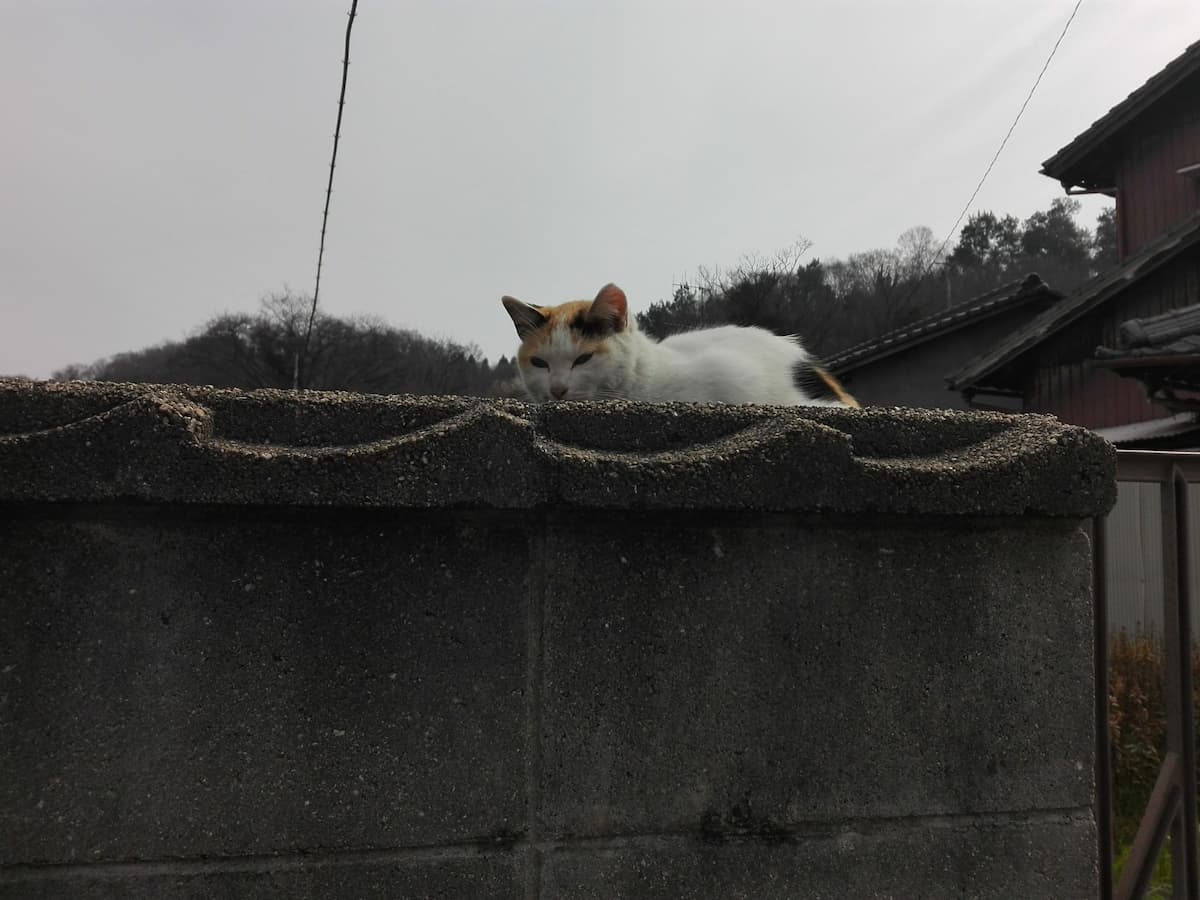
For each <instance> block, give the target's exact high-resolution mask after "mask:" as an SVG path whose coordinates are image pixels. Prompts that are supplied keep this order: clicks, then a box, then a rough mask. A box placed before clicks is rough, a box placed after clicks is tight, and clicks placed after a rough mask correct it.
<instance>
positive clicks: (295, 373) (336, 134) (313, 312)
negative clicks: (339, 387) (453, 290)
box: [292, 0, 358, 389]
mask: <svg viewBox="0 0 1200 900" xmlns="http://www.w3.org/2000/svg"><path fill="white" fill-rule="evenodd" d="M357 12H358V0H351V2H350V18H349V19H348V21H347V22H346V50H345V53H344V54H343V56H342V92H341V94H339V95H338V111H337V124H336V126H334V129H333V155H332V156H331V157H330V159H329V184H328V185H327V186H326V188H325V212H324V213H323V214H322V215H321V247H320V249H319V250H318V251H317V282H316V285H315V286H314V287H313V299H312V308H311V309H309V311H308V324H307V325H306V326H305V328H304V349H303V352H302V354H300V355H297V356H296V359H295V362H294V365H293V367H292V388H293V389H295V388H299V387H300V357H301V355H302V356H303V357H304V361H305V362H306V363H307V362H308V347H309V342H310V341H311V339H312V327H313V320H314V319H315V318H316V317H317V301H318V299H319V298H320V296H321V263H322V262H323V261H324V259H325V228H326V225H327V224H328V222H329V198H330V195H331V194H332V193H333V169H334V167H335V166H336V165H337V152H338V141H339V140H340V139H341V136H342V109H343V107H344V106H345V105H346V79H347V76H348V75H349V72H350V31H351V29H353V28H354V15H355V13H357Z"/></svg>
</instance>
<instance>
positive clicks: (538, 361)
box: [529, 356, 550, 369]
mask: <svg viewBox="0 0 1200 900" xmlns="http://www.w3.org/2000/svg"><path fill="white" fill-rule="evenodd" d="M529 361H530V362H531V363H532V364H533V365H535V366H537V367H538V368H539V369H548V368H550V363H548V362H546V361H545V360H544V359H542V358H541V357H540V356H534V357H531V358H530V360H529Z"/></svg>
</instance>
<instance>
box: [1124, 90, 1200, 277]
mask: <svg viewBox="0 0 1200 900" xmlns="http://www.w3.org/2000/svg"><path fill="white" fill-rule="evenodd" d="M1123 151H1124V152H1123V153H1122V154H1121V157H1120V162H1119V163H1118V165H1117V168H1116V179H1117V184H1116V187H1117V189H1118V194H1117V217H1118V227H1119V228H1120V230H1121V241H1120V243H1121V251H1122V254H1123V255H1124V256H1128V255H1129V254H1132V253H1136V252H1137V250H1138V249H1139V248H1140V247H1142V246H1143V245H1144V244H1145V243H1146V242H1147V241H1150V240H1152V239H1154V238H1155V237H1157V236H1158V235H1160V234H1162V233H1163V232H1164V231H1166V230H1167V229H1168V228H1170V227H1171V226H1172V225H1175V224H1177V223H1179V222H1181V221H1183V220H1184V219H1185V218H1187V216H1188V215H1190V214H1191V213H1192V212H1194V211H1195V210H1197V209H1200V182H1197V181H1196V180H1195V179H1193V178H1186V177H1184V176H1182V175H1180V174H1179V169H1181V168H1183V167H1184V166H1190V165H1194V164H1196V163H1200V103H1197V102H1196V100H1195V98H1194V97H1186V96H1181V97H1180V99H1179V100H1178V101H1176V102H1174V103H1172V104H1170V105H1169V106H1166V107H1164V108H1162V109H1160V110H1158V111H1157V112H1155V114H1154V115H1153V116H1152V117H1147V118H1146V119H1144V120H1142V121H1139V122H1138V130H1137V133H1136V134H1134V135H1132V136H1131V137H1129V138H1128V139H1127V140H1126V142H1125V144H1124V146H1123Z"/></svg>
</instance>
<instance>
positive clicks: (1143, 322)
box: [1096, 303, 1200, 359]
mask: <svg viewBox="0 0 1200 900" xmlns="http://www.w3.org/2000/svg"><path fill="white" fill-rule="evenodd" d="M1117 339H1118V340H1117V343H1118V346H1116V347H1097V348H1096V358H1097V359H1138V358H1147V357H1161V356H1196V355H1200V303H1193V304H1192V305H1191V306H1183V307H1180V308H1179V309H1173V310H1171V311H1170V312H1166V313H1163V314H1162V315H1159V316H1152V317H1149V318H1145V319H1130V320H1129V321H1128V322H1122V323H1121V327H1120V328H1119V329H1118V332H1117Z"/></svg>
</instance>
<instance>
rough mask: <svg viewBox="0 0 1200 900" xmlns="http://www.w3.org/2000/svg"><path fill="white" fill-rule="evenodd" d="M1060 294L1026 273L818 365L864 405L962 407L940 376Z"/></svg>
mask: <svg viewBox="0 0 1200 900" xmlns="http://www.w3.org/2000/svg"><path fill="white" fill-rule="evenodd" d="M1061 298H1062V295H1061V294H1059V293H1057V292H1055V291H1052V290H1051V289H1050V288H1049V287H1048V286H1047V285H1046V284H1045V283H1044V282H1043V281H1042V280H1041V279H1040V278H1038V276H1037V275H1030V276H1028V277H1027V278H1025V279H1024V280H1023V281H1014V282H1012V283H1011V284H1006V285H1004V286H1002V287H999V288H997V289H996V290H993V291H989V292H988V293H986V294H982V295H980V296H978V297H974V298H972V299H970V300H965V301H963V302H960V303H956V304H954V305H953V306H950V307H949V308H948V309H945V310H942V311H940V312H938V313H935V314H933V315H931V316H927V317H925V318H923V319H919V320H918V321H916V322H913V323H911V324H909V325H906V326H904V327H902V328H898V329H895V330H894V331H889V332H887V333H886V334H883V335H881V336H879V337H877V338H874V339H872V340H870V341H866V342H864V343H861V344H857V345H855V346H853V347H850V348H848V349H846V350H843V351H841V352H840V353H837V354H835V355H833V356H830V357H828V358H827V359H826V360H825V365H826V367H827V368H828V369H829V370H830V371H831V372H833V373H834V374H835V375H837V376H838V378H839V379H840V380H841V382H842V383H843V384H844V385H845V386H846V388H847V390H849V391H850V393H852V394H854V396H855V397H856V398H857V399H858V400H859V401H860V402H861V403H864V404H867V405H869V406H920V407H932V408H946V409H970V408H972V404H971V403H970V401H969V400H968V399H967V398H964V397H963V395H962V394H959V393H957V392H951V391H948V390H946V384H945V375H946V373H947V372H952V371H954V370H956V369H958V368H960V367H961V366H963V365H964V364H966V363H967V362H968V361H969V360H971V359H973V358H975V357H976V356H977V355H979V354H980V353H982V352H984V351H986V350H988V349H990V348H992V347H994V346H995V345H996V343H997V342H998V341H999V340H1001V339H1002V338H1004V337H1005V336H1007V335H1009V334H1011V333H1012V332H1013V331H1014V329H1016V328H1017V327H1018V326H1019V325H1021V324H1024V323H1025V322H1027V321H1029V319H1030V318H1032V317H1033V316H1035V315H1036V314H1038V313H1040V312H1043V311H1044V310H1046V309H1048V308H1049V307H1050V306H1052V305H1053V304H1054V303H1055V301H1057V300H1060V299H1061ZM997 405H998V406H1000V407H1003V406H1004V404H1003V403H999V404H997Z"/></svg>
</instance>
